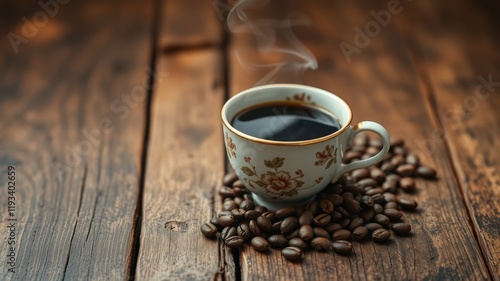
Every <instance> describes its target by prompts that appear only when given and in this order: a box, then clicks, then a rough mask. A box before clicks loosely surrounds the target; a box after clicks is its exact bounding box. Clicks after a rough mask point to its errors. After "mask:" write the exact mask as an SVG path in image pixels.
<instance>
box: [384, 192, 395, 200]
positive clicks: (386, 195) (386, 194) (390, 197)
mask: <svg viewBox="0 0 500 281" xmlns="http://www.w3.org/2000/svg"><path fill="white" fill-rule="evenodd" d="M382 195H383V196H384V201H385V202H396V201H397V198H396V195H394V194H393V193H390V192H384V193H383V194H382Z"/></svg>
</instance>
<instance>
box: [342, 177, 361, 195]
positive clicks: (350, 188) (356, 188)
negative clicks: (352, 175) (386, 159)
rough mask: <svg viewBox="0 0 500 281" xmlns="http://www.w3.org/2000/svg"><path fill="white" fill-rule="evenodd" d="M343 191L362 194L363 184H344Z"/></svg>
mask: <svg viewBox="0 0 500 281" xmlns="http://www.w3.org/2000/svg"><path fill="white" fill-rule="evenodd" d="M365 180H366V179H365ZM344 191H345V192H350V193H352V194H363V193H364V191H365V189H364V186H361V185H360V184H357V183H356V184H346V185H345V187H344Z"/></svg>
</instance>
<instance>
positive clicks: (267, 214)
mask: <svg viewBox="0 0 500 281" xmlns="http://www.w3.org/2000/svg"><path fill="white" fill-rule="evenodd" d="M262 216H263V217H266V218H267V219H268V220H270V221H271V222H275V221H276V220H277V219H276V214H275V213H274V212H269V211H267V212H264V213H262Z"/></svg>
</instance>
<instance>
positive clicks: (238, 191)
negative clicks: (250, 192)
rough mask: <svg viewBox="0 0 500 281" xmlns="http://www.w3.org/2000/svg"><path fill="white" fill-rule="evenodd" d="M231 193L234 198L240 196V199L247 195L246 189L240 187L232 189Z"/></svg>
mask: <svg viewBox="0 0 500 281" xmlns="http://www.w3.org/2000/svg"><path fill="white" fill-rule="evenodd" d="M233 191H234V195H235V196H240V197H242V196H243V195H245V194H246V193H247V192H246V189H245V188H242V187H233Z"/></svg>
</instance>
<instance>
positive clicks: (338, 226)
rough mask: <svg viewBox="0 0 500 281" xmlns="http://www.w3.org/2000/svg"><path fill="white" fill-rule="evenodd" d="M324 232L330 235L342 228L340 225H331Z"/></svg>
mask: <svg viewBox="0 0 500 281" xmlns="http://www.w3.org/2000/svg"><path fill="white" fill-rule="evenodd" d="M323 229H324V230H326V232H328V233H334V232H335V231H337V230H339V229H342V226H341V225H340V224H338V223H329V224H328V225H326V226H325V227H323Z"/></svg>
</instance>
